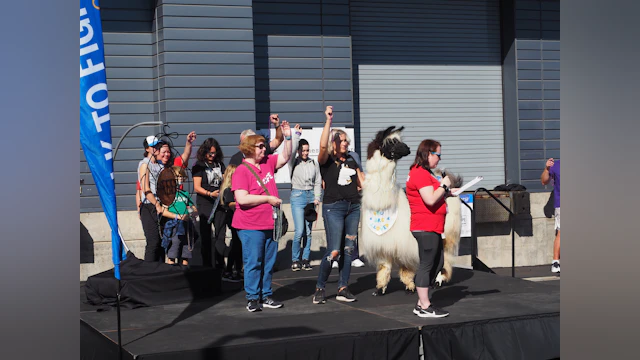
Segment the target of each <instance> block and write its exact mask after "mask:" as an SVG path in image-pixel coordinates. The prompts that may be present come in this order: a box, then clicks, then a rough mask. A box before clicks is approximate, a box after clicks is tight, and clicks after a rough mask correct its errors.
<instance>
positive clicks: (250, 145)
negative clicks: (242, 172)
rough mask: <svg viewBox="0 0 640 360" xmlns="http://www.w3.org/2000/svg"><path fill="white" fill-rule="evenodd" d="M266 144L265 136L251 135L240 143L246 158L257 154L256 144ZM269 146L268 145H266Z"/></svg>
mask: <svg viewBox="0 0 640 360" xmlns="http://www.w3.org/2000/svg"><path fill="white" fill-rule="evenodd" d="M260 142H262V143H264V142H266V141H265V139H264V136H262V135H249V136H245V138H244V139H242V142H241V143H240V151H241V152H242V153H243V154H244V156H249V157H251V156H253V155H255V153H256V144H257V143H260ZM264 145H265V146H267V144H264Z"/></svg>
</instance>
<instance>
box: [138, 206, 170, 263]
mask: <svg viewBox="0 0 640 360" xmlns="http://www.w3.org/2000/svg"><path fill="white" fill-rule="evenodd" d="M140 221H141V222H142V231H144V237H145V238H146V239H147V244H146V246H145V248H144V261H155V262H164V249H163V248H162V237H161V235H160V233H161V231H162V226H164V223H165V222H166V221H165V220H163V221H161V222H160V226H159V224H158V212H157V211H156V207H155V206H154V205H152V204H142V206H140Z"/></svg>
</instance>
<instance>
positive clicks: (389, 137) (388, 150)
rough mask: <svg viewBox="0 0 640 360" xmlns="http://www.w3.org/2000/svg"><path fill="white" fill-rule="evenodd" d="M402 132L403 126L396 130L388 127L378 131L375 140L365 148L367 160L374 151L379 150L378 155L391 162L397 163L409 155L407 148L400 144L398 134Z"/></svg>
mask: <svg viewBox="0 0 640 360" xmlns="http://www.w3.org/2000/svg"><path fill="white" fill-rule="evenodd" d="M402 130H404V126H402V127H400V128H398V129H396V127H395V126H390V127H388V128H387V129H386V130H380V131H378V134H376V138H375V139H373V141H372V142H371V143H369V147H368V148H367V159H371V158H372V157H373V154H374V153H375V152H376V150H380V154H381V155H382V156H384V157H385V158H387V159H389V160H391V161H397V160H399V159H401V158H403V157H405V156H407V155H409V154H410V153H411V150H410V149H409V146H407V144H405V143H404V142H402V138H401V136H400V133H401V132H402Z"/></svg>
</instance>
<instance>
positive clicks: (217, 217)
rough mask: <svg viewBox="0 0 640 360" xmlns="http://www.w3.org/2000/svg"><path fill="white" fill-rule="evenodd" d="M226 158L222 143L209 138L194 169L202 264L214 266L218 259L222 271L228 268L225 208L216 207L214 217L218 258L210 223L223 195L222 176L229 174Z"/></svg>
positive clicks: (192, 170) (198, 156) (201, 148)
mask: <svg viewBox="0 0 640 360" xmlns="http://www.w3.org/2000/svg"><path fill="white" fill-rule="evenodd" d="M223 158H224V155H223V154H222V149H221V148H220V144H218V141H217V140H216V139H214V138H208V139H207V140H205V141H204V143H203V144H202V145H200V148H199V149H198V153H197V159H198V161H197V162H196V163H195V164H194V165H193V168H192V169H191V172H192V174H193V175H192V176H193V189H194V190H195V191H196V193H197V194H198V196H197V198H196V205H197V207H198V210H199V212H200V239H202V243H201V247H200V250H201V252H202V265H204V266H207V267H211V266H213V265H214V264H213V262H212V258H215V267H216V268H219V269H222V268H223V267H224V251H225V248H226V244H225V241H224V238H225V235H226V229H225V224H224V220H225V212H224V210H223V209H222V207H220V206H217V207H216V209H215V213H214V218H213V225H214V227H215V233H214V244H213V245H214V246H215V248H214V249H215V257H214V254H213V252H212V248H211V224H209V222H208V221H209V216H210V215H211V212H212V211H214V206H215V205H216V200H217V199H218V196H220V195H221V194H220V186H221V185H222V175H223V174H224V171H225V166H224V163H223Z"/></svg>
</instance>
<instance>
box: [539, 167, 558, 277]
mask: <svg viewBox="0 0 640 360" xmlns="http://www.w3.org/2000/svg"><path fill="white" fill-rule="evenodd" d="M551 180H553V202H554V205H555V213H554V214H555V220H556V239H555V240H554V241H553V263H552V264H551V271H552V272H554V273H560V160H557V161H556V160H554V159H553V158H550V159H549V160H547V163H546V164H545V167H544V170H543V171H542V175H540V181H541V182H542V185H547V184H548V183H549V182H551Z"/></svg>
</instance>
